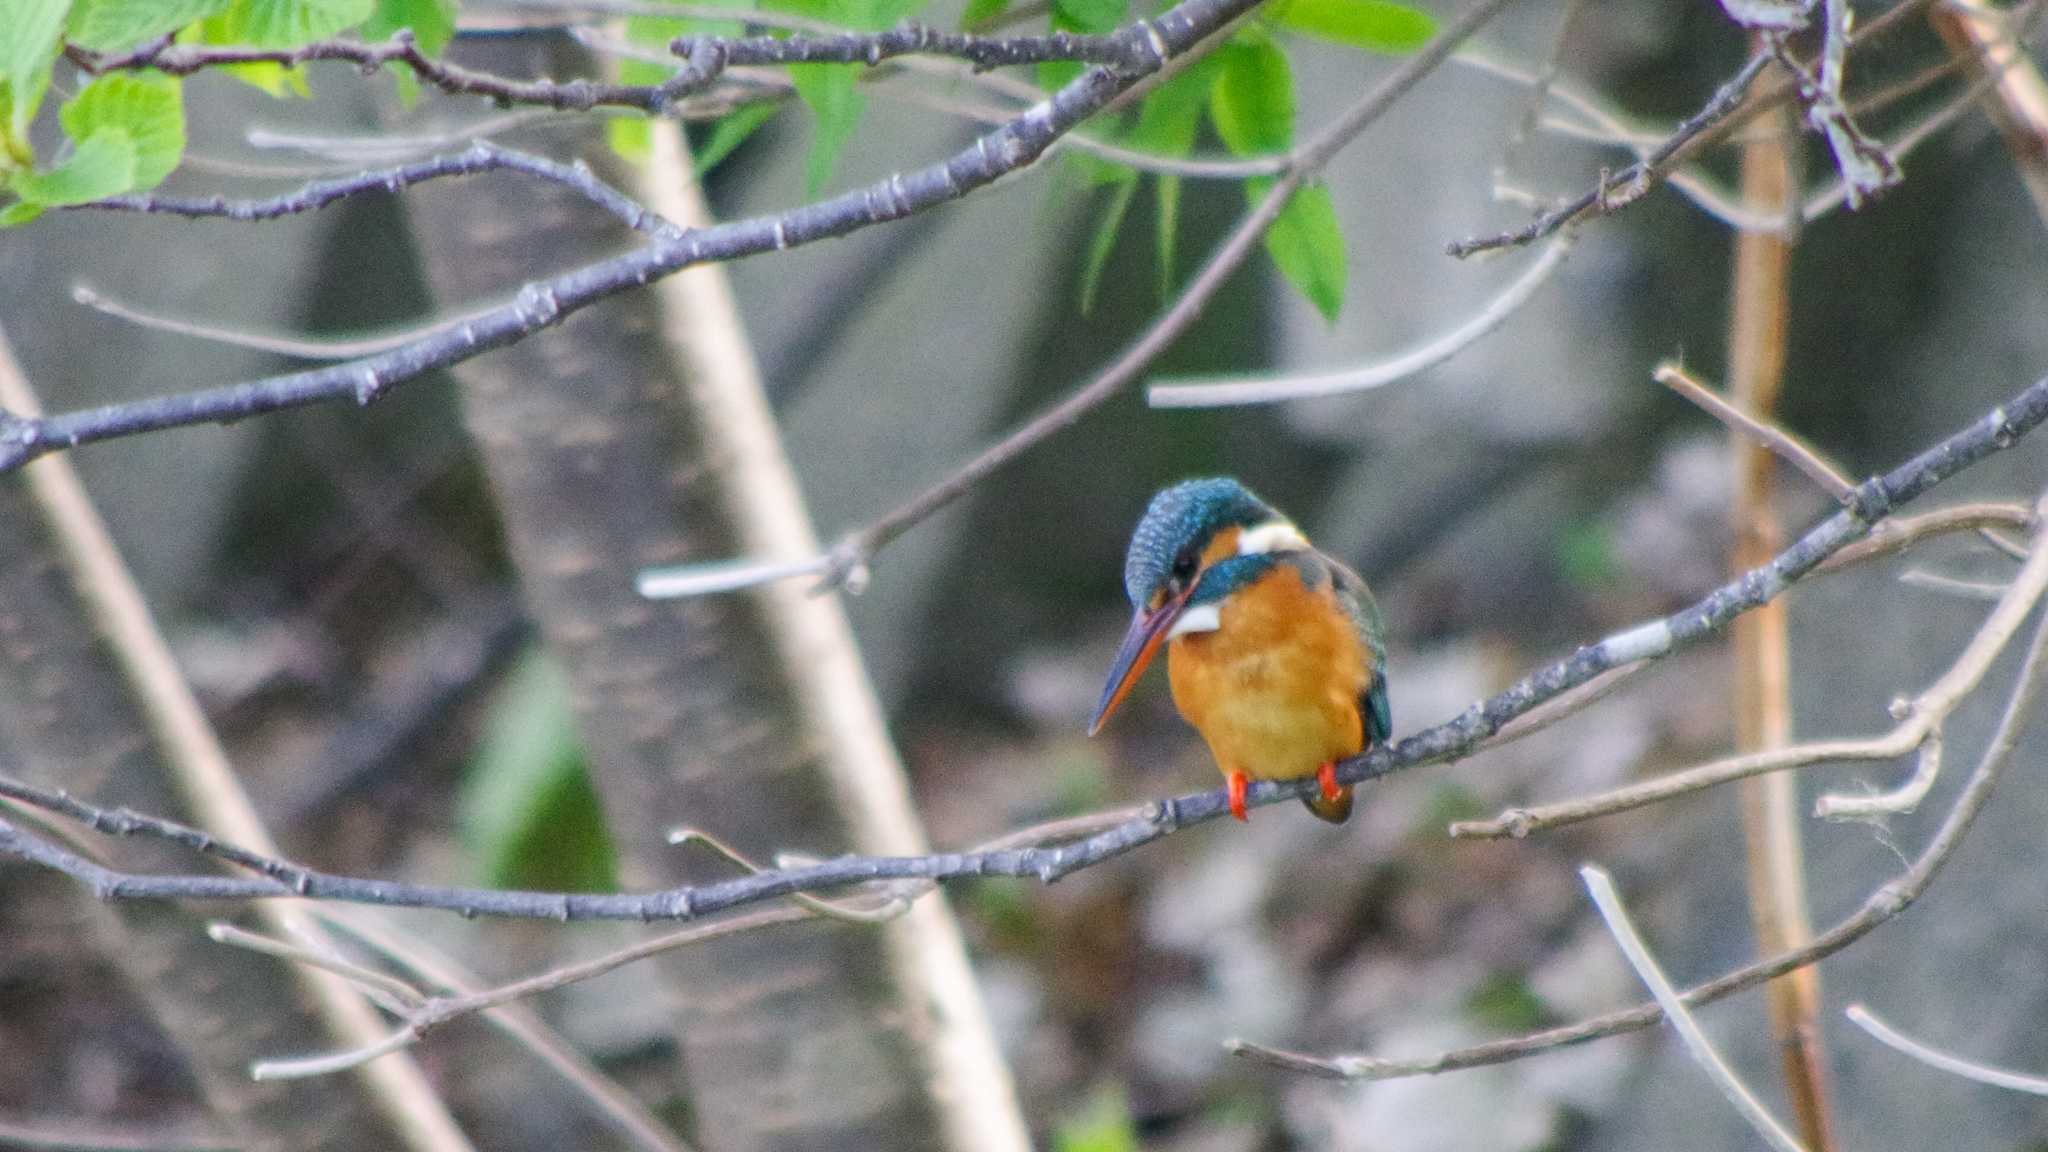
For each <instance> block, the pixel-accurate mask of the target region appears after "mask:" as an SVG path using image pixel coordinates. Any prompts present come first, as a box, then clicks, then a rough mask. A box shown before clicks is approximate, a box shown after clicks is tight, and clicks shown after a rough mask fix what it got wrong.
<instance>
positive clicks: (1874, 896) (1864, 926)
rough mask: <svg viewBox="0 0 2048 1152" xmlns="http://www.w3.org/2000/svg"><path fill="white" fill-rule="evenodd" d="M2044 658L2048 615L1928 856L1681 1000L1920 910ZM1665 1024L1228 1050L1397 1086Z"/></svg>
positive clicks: (1652, 1019) (1651, 1014)
mask: <svg viewBox="0 0 2048 1152" xmlns="http://www.w3.org/2000/svg"><path fill="white" fill-rule="evenodd" d="M2044 653H2048V617H2044V618H2043V620H2042V622H2041V623H2040V624H2038V625H2037V626H2036V627H2035V631H2034V637H2033V640H2032V641H2031V642H2030V647H2029V649H2028V653H2027V661H2026V665H2025V667H2023V668H2022V669H2021V672H2020V677H2019V680H2018V682H2017V683H2015V684H2014V686H2013V692H2012V694H2011V696H2009V697H2008V698H2007V700H2006V706H2005V713H2004V715H2003V716H2001V717H2000V719H1999V723H1998V731H1997V732H1996V733H1994V734H1993V735H1992V738H1991V742H1990V743H1989V744H1988V745H1987V746H1986V747H1985V749H1984V754H1983V756H1982V757H1980V758H1979V759H1978V761H1977V767H1976V769H1975V770H1974V771H1973V772H1971V774H1970V778H1969V780H1968V781H1966V782H1965V783H1964V785H1963V788H1962V791H1961V792H1960V793H1959V794H1958V795H1957V797H1956V801H1955V804H1954V805H1953V806H1951V807H1950V808H1949V811H1948V815H1947V816H1946V817H1944V818H1943V819H1942V822H1941V826H1940V827H1939V828H1938V829H1937V830H1936V831H1935V834H1934V837H1933V839H1931V840H1929V841H1928V842H1927V846H1926V847H1925V848H1923V849H1921V851H1920V854H1919V855H1918V856H1917V857H1915V858H1914V860H1913V863H1912V864H1911V865H1910V866H1909V867H1908V868H1907V869H1906V870H1905V872H1903V873H1901V874H1900V875H1899V876H1897V877H1896V878H1894V879H1892V880H1891V881H1889V882H1887V883H1886V884H1884V885H1883V886H1881V887H1879V888H1878V889H1877V890H1876V891H1874V892H1872V893H1871V894H1870V895H1869V896H1868V897H1867V898H1865V900H1864V901H1863V904H1862V906H1861V907H1859V908H1858V909H1857V910H1856V911H1855V912H1854V913H1853V914H1851V915H1850V916H1848V917H1847V918H1845V919H1843V920H1841V921H1839V922H1837V923H1836V924H1835V925H1834V926H1832V927H1830V928H1829V929H1828V930H1827V931H1825V932H1823V933H1821V934H1820V935H1818V936H1816V937H1814V939H1813V942H1812V943H1810V944H1807V945H1805V946H1804V947H1800V948H1794V949H1791V950H1789V951H1786V952H1781V953H1779V954H1778V955H1776V956H1771V957H1768V958H1766V959H1763V960H1759V961H1756V962H1755V963H1752V964H1746V965H1744V966H1743V967H1741V968H1737V969H1735V970H1734V971H1732V972H1728V973H1725V974H1723V975H1721V976H1718V977H1716V978H1715V979H1712V980H1709V981H1707V982H1706V983H1704V984H1696V985H1694V986H1693V987H1691V988H1689V989H1687V990H1686V991H1685V992H1684V993H1683V994H1682V995H1681V996H1680V1000H1681V1001H1682V1002H1683V1003H1684V1004H1685V1005H1686V1006H1687V1007H1689V1008H1698V1007H1699V1006H1700V1005H1702V1004H1711V1003H1713V1002H1714V1001H1716V1000H1720V999H1722V998H1724V997H1727V996H1732V995H1734V994H1735V993H1737V992H1741V991H1744V990H1746V989H1750V988H1754V987H1756V986H1757V985H1759V984H1763V983H1765V982H1766V981H1770V980H1774V979H1776V978H1778V977H1779V976H1782V975H1784V974H1785V973H1787V972H1792V971H1796V970H1798V969H1800V968H1803V967H1805V966H1807V965H1809V964H1813V963H1815V962H1817V961H1820V960H1823V959H1826V958H1827V957H1829V956H1832V955H1834V954H1835V953H1837V952H1840V951H1841V950H1842V949H1844V948H1847V947H1848V946H1849V945H1851V944H1854V943H1855V942H1856V941H1858V940H1861V939H1862V938H1863V937H1865V936H1867V935H1869V934H1870V932H1871V930H1873V929H1875V928H1876V927H1877V926H1878V925H1880V924H1883V923H1884V922H1886V921H1887V920H1890V919H1891V918H1893V917H1894V916H1897V915H1898V914H1899V913H1901V912H1903V911H1905V910H1906V909H1907V908H1910V907H1912V905H1913V902H1914V901H1916V900H1918V899H1919V898H1920V897H1921V895H1922V894H1923V893H1925V892H1926V891H1927V887H1928V885H1930V884H1932V883H1934V880H1935V877H1937V876H1939V875H1940V874H1941V870H1942V869H1943V868H1944V867H1946V866H1947V864H1948V861H1949V858H1950V857H1952V856H1954V855H1955V851H1956V848H1957V847H1958V846H1960V845H1961V844H1962V842H1963V838H1964V837H1965V836H1967V835H1969V831H1970V826H1971V825H1972V824H1973V823H1975V821H1976V819H1977V816H1978V814H1979V813H1981V812H1982V811H1983V810H1984V805H1985V804H1987V803H1988V802H1989V801H1990V799H1991V793H1992V790H1993V789H1994V788H1996V787H1997V784H1998V778H1999V776H2000V774H2001V773H2003V771H2004V770H2005V766H2006V763H2007V762H2008V761H2009V760H2010V759H2011V758H2012V751H2013V748H2014V747H2015V746H2017V744H2018V743H2019V738H2020V735H2021V733H2022V732H2023V730H2024V729H2025V727H2026V724H2027V720H2028V718H2029V717H2030V716H2031V715H2032V712H2033V706H2034V702H2035V697H2036V696H2038V695H2039V692H2038V682H2039V675H2038V672H2039V666H2040V664H2041V662H2042V659H2043V656H2044ZM1663 1018H1664V1014H1663V1012H1662V1010H1661V1009H1659V1008H1658V1007H1657V1005H1656V1004H1655V1003H1654V1002H1652V1003H1648V1004H1638V1005H1636V1006H1635V1007H1633V1008H1626V1009H1623V1010H1621V1011H1619V1012H1609V1013H1607V1014H1605V1015H1602V1016H1595V1017H1591V1018H1589V1019H1586V1020H1580V1021H1578V1022H1577V1023H1573V1024H1566V1025H1563V1026H1562V1027H1557V1028H1546V1029H1544V1030H1543V1031H1540V1032H1532V1033H1529V1034H1527V1035H1524V1036H1516V1037H1512V1038H1509V1039H1506V1040H1495V1041H1492V1042H1490V1043H1485V1044H1475V1045H1473V1046H1471V1047H1468V1048H1456V1049H1452V1050H1450V1051H1447V1052H1439V1053H1436V1054H1435V1055H1432V1056H1424V1057H1418V1058H1414V1059H1383V1058H1380V1057H1377V1056H1314V1055H1309V1054H1306V1053H1301V1052H1288V1051H1285V1050H1283V1049H1278V1048H1269V1047H1266V1046H1264V1045H1261V1044H1253V1043H1250V1042H1248V1041H1242V1040H1239V1041H1233V1042H1231V1044H1230V1045H1229V1046H1228V1047H1229V1048H1230V1049H1231V1051H1233V1052H1235V1053H1237V1054H1238V1055H1240V1056H1244V1057H1246V1058H1248V1059H1253V1060H1258V1061H1260V1062H1262V1063H1267V1064H1272V1065H1275V1066H1277V1067H1281V1068H1285V1069H1287V1070H1289V1071H1293V1072H1303V1073H1307V1074H1309V1075H1312V1076H1320V1077H1324V1078H1326V1079H1332V1080H1390V1079H1397V1078H1400V1077H1404V1076H1432V1075H1436V1074H1438V1073H1442V1072H1456V1071H1459V1070H1462V1069H1465V1068H1479V1067H1484V1066H1486V1065H1489V1064H1503V1063H1506V1062H1508V1061H1511V1060H1520V1059H1522V1058H1523V1057H1525V1056H1534V1055H1536V1054H1538V1053H1541V1052H1548V1051H1552V1050H1553V1049H1557V1048H1562V1047H1565V1046H1567V1045H1572V1044H1583V1043H1585V1042H1587V1041H1589V1040H1598V1039H1601V1038H1603V1037H1607V1036H1616V1035H1619V1034H1621V1033H1623V1032H1633V1031H1636V1030H1638V1029H1642V1028H1647V1027H1649V1026H1651V1025H1653V1024H1655V1023H1656V1022H1657V1021H1659V1020H1661V1019H1663Z"/></svg>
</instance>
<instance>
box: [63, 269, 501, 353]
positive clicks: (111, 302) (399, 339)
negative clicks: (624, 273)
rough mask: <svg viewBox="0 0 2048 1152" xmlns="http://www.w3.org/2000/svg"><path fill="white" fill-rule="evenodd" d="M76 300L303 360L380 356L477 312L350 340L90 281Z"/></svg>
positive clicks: (142, 324)
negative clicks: (233, 322) (290, 331)
mask: <svg viewBox="0 0 2048 1152" xmlns="http://www.w3.org/2000/svg"><path fill="white" fill-rule="evenodd" d="M71 299H72V301H73V302H74V303H77V304H81V305H84V306H85V307H87V308H90V309H92V310H93V311H95V312H98V313H99V314H101V315H102V316H112V317H113V318H114V319H116V320H125V321H127V322H128V323H130V324H133V325H135V326H137V327H139V328H148V329H150V330H152V331H156V332H170V333H173V334H175V335H178V336H189V337H191V338H192V339H194V340H206V341H209V342H211V343H214V344H226V345H228V346H230V347H234V348H253V349H255V350H256V351H258V352H269V353H271V354H273V355H276V356H291V357H296V358H297V359H300V360H353V359H355V358H357V357H359V356H375V355H377V354H378V353H380V352H388V351H390V350H391V349H393V348H398V347H401V346H403V345H405V344H407V343H409V342H411V341H414V340H417V339H419V338H420V337H422V336H424V335H427V334H428V333H432V332H438V331H441V330H444V329H447V328H452V327H454V326H455V325H457V324H462V323H465V322H467V321H468V320H470V319H471V318H472V316H473V315H474V314H466V315H460V316H455V317H452V318H449V319H444V320H437V321H435V322H434V323H432V324H428V325H426V326H425V327H413V328H405V329H400V330H399V331H396V332H392V333H390V334H388V335H383V336H367V337H358V338H356V339H347V338H340V337H325V336H274V335H270V334H267V333H263V332H244V331H240V330H238V329H234V328H227V327H223V326H220V325H215V324H205V323H201V322H199V321H196V320H181V319H179V318H177V317H175V316H161V315H158V314H156V313H153V312H145V311H143V310H142V309H141V308H138V307H136V306H135V305H133V304H130V303H127V302H126V301H123V300H117V299H115V298H113V297H111V296H108V295H107V294H106V293H104V292H101V291H100V290H99V289H97V288H94V287H93V286H92V285H90V284H73V285H72V286H71Z"/></svg>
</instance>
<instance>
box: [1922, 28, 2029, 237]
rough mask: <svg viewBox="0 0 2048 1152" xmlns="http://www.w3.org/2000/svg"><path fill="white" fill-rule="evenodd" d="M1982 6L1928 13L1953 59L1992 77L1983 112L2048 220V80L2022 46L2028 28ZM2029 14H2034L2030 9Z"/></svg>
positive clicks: (1984, 100) (1984, 91) (1986, 90)
mask: <svg viewBox="0 0 2048 1152" xmlns="http://www.w3.org/2000/svg"><path fill="white" fill-rule="evenodd" d="M2001 15H2003V14H2000V13H1995V12H1993V11H1992V10H1990V9H1989V8H1987V7H1986V6H1985V5H1983V4H1979V3H1972V2H1967V0H1956V2H1955V3H1953V4H1949V5H1945V6H1942V7H1938V8H1936V9H1934V10H1932V11H1931V12H1929V13H1928V19H1930V20H1932V21H1933V22H1934V27H1935V31H1937V32H1939V33H1941V37H1942V39H1943V40H1945V41H1947V42H1948V44H1949V48H1950V51H1951V52H1952V53H1953V54H1954V55H1955V57H1956V61H1957V62H1958V63H1960V64H1964V65H1966V66H1968V67H1970V68H1972V69H1973V70H1974V71H1975V72H1976V73H1977V74H1978V75H1979V76H1980V77H1982V78H1984V79H1988V80H1992V81H1994V85H1993V86H1992V87H1991V88H1989V89H1984V90H1983V94H1982V97H1981V99H1982V102H1983V106H1984V112H1985V114H1986V115H1987V116H1989V117H1990V118H1991V121H1992V123H1994V124H1996V125H1997V126H1998V131H1999V135H2000V136H2002V137H2003V138H2004V140H2005V146H2006V151H2008V152H2010V153H2011V154H2012V160H2013V167H2014V168H2016V169H2017V170H2018V171H2019V174H2020V179H2021V180H2022V181H2024V182H2025V183H2026V186H2027V194H2028V195H2030V196H2031V197H2033V200H2034V210H2035V212H2036V213H2038V214H2039V215H2040V217H2041V219H2042V220H2043V221H2044V222H2048V80H2044V79H2043V78H2042V75H2041V69H2040V68H2039V67H2038V66H2037V65H2036V64H2035V63H2034V61H2033V60H2032V59H2031V58H2030V57H2029V56H2028V55H2027V53H2026V52H2025V51H2024V48H2023V38H2024V37H2025V35H2026V29H2025V27H2024V26H2023V24H2022V26H2018V27H2016V26H2014V25H2012V24H2011V23H2008V22H2006V21H2004V20H2001V19H2000V17H2001ZM2028 15H2029V16H2031V15H2032V14H2031V13H2029V14H2028Z"/></svg>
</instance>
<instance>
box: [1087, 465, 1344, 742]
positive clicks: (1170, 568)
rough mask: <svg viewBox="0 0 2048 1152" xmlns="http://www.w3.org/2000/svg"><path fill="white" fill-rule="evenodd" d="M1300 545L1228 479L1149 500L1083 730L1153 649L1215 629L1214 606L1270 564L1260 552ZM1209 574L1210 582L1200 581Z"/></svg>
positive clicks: (1108, 707) (1112, 702)
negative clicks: (1120, 618) (1119, 625)
mask: <svg viewBox="0 0 2048 1152" xmlns="http://www.w3.org/2000/svg"><path fill="white" fill-rule="evenodd" d="M1306 545H1307V541H1305V540H1303V539H1302V538H1301V534H1300V533H1299V532H1297V531H1295V529H1294V526H1293V525H1292V524H1289V523H1288V522H1287V521H1286V520H1285V519H1284V518H1282V517H1281V515H1280V514H1279V513H1278V512H1275V511H1274V510H1273V508H1272V506H1271V505H1269V504H1267V503H1266V502H1265V501H1264V500H1261V499H1259V498H1258V497H1257V496H1254V495H1252V493H1251V490H1250V489H1248V488H1246V487H1245V486H1244V485H1242V484H1240V483H1238V482H1237V481H1235V480H1232V479H1230V478H1229V477H1227V476H1223V477H1216V478H1214V479H1209V480H1188V481H1185V482H1183V483H1180V484H1175V485H1174V486H1173V487H1171V488H1167V489H1164V490H1162V491H1161V492H1160V493H1159V494H1158V495H1156V496H1154V497H1152V503H1151V504H1150V505H1149V506H1147V507H1146V509H1145V516H1144V518H1143V519H1141V520H1139V521H1138V527H1137V530H1136V531H1134V532H1132V533H1131V546H1130V550H1129V551H1128V552H1126V553H1125V554H1124V592H1125V594H1126V595H1128V596H1129V597H1130V598H1131V607H1132V608H1133V609H1135V612H1134V613H1133V614H1132V616H1131V626H1130V628H1129V630H1127V631H1126V632H1125V633H1124V642H1123V646H1122V647H1120V648H1118V649H1117V654H1116V660H1115V662H1114V663H1113V664H1111V666H1110V670H1109V682H1108V683H1107V684H1105V685H1104V686H1103V688H1102V700H1101V702H1100V703H1099V704H1098V705H1097V706H1096V709H1095V722H1094V723H1092V724H1090V725H1089V726H1088V731H1089V732H1090V733H1091V734H1092V733H1094V732H1096V731H1098V730H1100V729H1101V727H1102V724H1103V722H1104V721H1105V720H1108V719H1109V714H1110V713H1111V712H1114V711H1116V706H1117V705H1118V704H1121V703H1122V702H1123V699H1124V697H1125V696H1126V695H1128V694H1129V693H1130V690H1131V687H1132V686H1133V685H1134V684H1136V683H1137V682H1138V677H1139V676H1140V675H1142V674H1143V673H1144V671H1145V666H1146V665H1147V664H1150V663H1151V662H1152V657H1153V656H1154V655H1155V654H1157V653H1158V651H1159V647H1160V645H1162V644H1164V643H1165V642H1166V641H1167V640H1168V639H1170V638H1172V637H1174V636H1176V635H1179V634H1181V633H1184V632H1199V631H1206V630H1209V629H1214V628H1216V627H1217V626H1218V621H1219V620H1220V617H1219V616H1218V612H1219V608H1218V606H1217V604H1216V603H1215V602H1216V601H1218V600H1220V599H1222V598H1223V597H1225V596H1227V595H1228V594H1229V593H1230V592H1231V591H1232V590H1233V589H1234V588H1236V587H1237V586H1239V585H1240V584H1241V583H1243V582H1244V581H1246V580H1249V579H1252V578H1254V577H1255V575H1256V572H1257V571H1258V570H1259V569H1261V568H1263V566H1264V565H1265V563H1267V562H1269V561H1270V560H1271V559H1272V558H1271V557H1270V556H1268V555H1264V553H1267V552H1272V551H1279V550H1283V549H1285V548H1288V547H1295V546H1302V547H1305V546H1306ZM1211 569H1214V570H1215V575H1214V577H1212V578H1211V579H1208V580H1204V579H1203V574H1204V573H1205V572H1209V571H1210V570H1211Z"/></svg>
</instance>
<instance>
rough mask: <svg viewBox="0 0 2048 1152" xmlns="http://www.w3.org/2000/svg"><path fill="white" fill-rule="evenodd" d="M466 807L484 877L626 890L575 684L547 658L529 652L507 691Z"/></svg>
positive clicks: (496, 881) (488, 727)
mask: <svg viewBox="0 0 2048 1152" xmlns="http://www.w3.org/2000/svg"><path fill="white" fill-rule="evenodd" d="M460 812H461V826H462V838H463V844H464V846H465V848H466V849H467V850H468V851H469V852H470V854H471V855H472V857H473V858H474V859H475V860H476V861H477V863H478V864H479V865H480V867H479V871H480V872H481V873H482V874H483V878H484V882H485V883H488V884H493V885H497V886H500V887H516V888H542V889H548V890H553V891H564V892H602V891H609V890H613V889H616V888H617V887H618V862H617V854H616V852H615V851H614V849H613V846H612V839H611V834H610V832H609V831H607V829H606V827H605V822H604V814H603V811H602V809H601V807H600V805H599V803H598V798H597V793H596V791H595V790H593V789H592V788H591V786H590V778H589V775H588V772H587V770H586V767H585V760H584V755H583V744H582V741H581V739H580V738H579V736H578V735H577V731H576V720H575V716H574V715H573V714H572V713H571V711H570V708H569V687H568V683H567V682H566V681H565V680H564V679H563V678H562V675H561V673H560V671H559V670H557V669H556V668H555V666H554V665H553V664H552V663H551V662H550V661H549V660H548V659H547V657H546V656H544V655H542V654H540V653H538V652H532V653H529V654H527V655H526V656H525V657H523V658H522V659H521V660H520V662H519V664H518V666H517V667H515V668H514V669H513V670H512V672H511V674H510V675H509V676H507V677H506V680H505V683H504V684H503V685H502V686H501V687H500V688H499V689H498V692H497V696H496V699H495V700H494V701H493V702H492V705H491V713H490V717H489V719H488V720H487V721H486V724H485V730H484V736H483V740H482V743H481V744H480V746H479V747H478V748H477V752H476V757H475V758H474V759H473V760H472V761H471V762H470V766H469V772H468V773H467V775H465V776H464V778H463V781H462V795H461V799H460Z"/></svg>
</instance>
